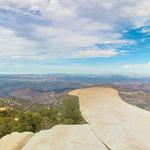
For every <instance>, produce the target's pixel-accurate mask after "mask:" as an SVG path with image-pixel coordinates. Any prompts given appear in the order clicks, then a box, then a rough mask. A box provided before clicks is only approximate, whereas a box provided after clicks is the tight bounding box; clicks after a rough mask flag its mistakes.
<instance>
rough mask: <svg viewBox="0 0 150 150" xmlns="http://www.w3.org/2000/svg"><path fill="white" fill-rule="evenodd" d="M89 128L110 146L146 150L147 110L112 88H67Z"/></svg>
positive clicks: (149, 116)
mask: <svg viewBox="0 0 150 150" xmlns="http://www.w3.org/2000/svg"><path fill="white" fill-rule="evenodd" d="M70 94H72V95H77V96H78V97H79V99H80V109H81V112H82V115H83V117H84V118H85V119H86V121H87V122H88V123H89V126H90V128H91V129H92V130H93V132H94V133H95V134H96V136H97V137H98V138H99V139H101V140H102V141H103V142H104V143H105V144H106V145H107V146H108V147H109V148H110V149H112V150H150V142H149V139H150V112H148V111H145V110H143V109H140V108H137V107H134V106H132V105H129V104H127V103H125V102H124V101H123V100H122V99H121V98H120V96H119V94H118V91H116V90H114V89H112V88H99V87H95V88H87V89H81V90H74V91H72V92H70Z"/></svg>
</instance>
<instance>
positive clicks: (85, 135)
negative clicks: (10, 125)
mask: <svg viewBox="0 0 150 150" xmlns="http://www.w3.org/2000/svg"><path fill="white" fill-rule="evenodd" d="M42 149H44V150H107V148H106V147H105V146H104V145H103V143H101V141H99V139H98V138H96V136H95V135H94V134H93V132H92V131H91V129H90V128H89V126H88V125H58V126H55V127H53V128H52V129H50V130H46V131H41V132H39V133H37V134H35V135H34V136H33V137H32V139H31V140H30V141H29V142H28V143H27V145H25V146H24V147H23V148H22V150H42Z"/></svg>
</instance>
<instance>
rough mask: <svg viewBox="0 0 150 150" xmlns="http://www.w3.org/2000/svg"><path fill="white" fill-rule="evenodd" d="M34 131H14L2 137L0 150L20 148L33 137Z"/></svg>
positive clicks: (16, 149)
mask: <svg viewBox="0 0 150 150" xmlns="http://www.w3.org/2000/svg"><path fill="white" fill-rule="evenodd" d="M32 135H33V133H32V132H24V133H17V132H14V133H12V134H10V135H6V136H4V137H3V138H1V139H0V150H20V149H21V148H22V147H23V146H24V145H25V144H26V143H27V142H28V141H29V139H30V138H31V137H32Z"/></svg>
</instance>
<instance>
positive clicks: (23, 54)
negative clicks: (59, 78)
mask: <svg viewBox="0 0 150 150" xmlns="http://www.w3.org/2000/svg"><path fill="white" fill-rule="evenodd" d="M149 4H150V0H142V1H141V0H118V1H116V0H101V1H99V0H89V1H88V2H87V1H86V0H76V1H74V0H63V1H62V0H1V1H0V73H5V74H7V73H9V74H10V73H17V74H18V73H44V74H45V73H69V74H72V73H75V74H78V73H82V74H86V73H87V74H90V73H91V74H125V75H135V74H137V75H146V76H149V75H150V11H149Z"/></svg>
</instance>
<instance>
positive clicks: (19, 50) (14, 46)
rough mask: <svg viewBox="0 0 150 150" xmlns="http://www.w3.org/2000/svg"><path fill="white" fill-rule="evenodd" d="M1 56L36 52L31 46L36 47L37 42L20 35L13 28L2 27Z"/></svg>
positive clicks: (0, 39)
mask: <svg viewBox="0 0 150 150" xmlns="http://www.w3.org/2000/svg"><path fill="white" fill-rule="evenodd" d="M0 33H1V35H0V56H1V57H5V56H12V57H13V56H16V57H17V56H19V55H31V54H34V52H33V51H32V50H31V48H34V47H36V43H35V42H33V41H30V40H28V39H25V38H22V37H19V36H17V35H16V34H15V32H14V31H13V30H11V29H8V28H4V27H0Z"/></svg>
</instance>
